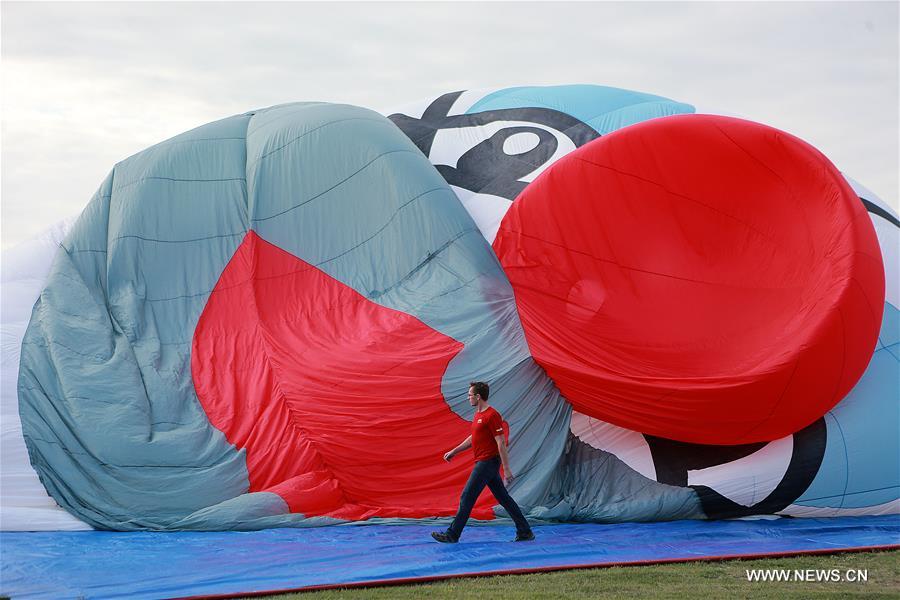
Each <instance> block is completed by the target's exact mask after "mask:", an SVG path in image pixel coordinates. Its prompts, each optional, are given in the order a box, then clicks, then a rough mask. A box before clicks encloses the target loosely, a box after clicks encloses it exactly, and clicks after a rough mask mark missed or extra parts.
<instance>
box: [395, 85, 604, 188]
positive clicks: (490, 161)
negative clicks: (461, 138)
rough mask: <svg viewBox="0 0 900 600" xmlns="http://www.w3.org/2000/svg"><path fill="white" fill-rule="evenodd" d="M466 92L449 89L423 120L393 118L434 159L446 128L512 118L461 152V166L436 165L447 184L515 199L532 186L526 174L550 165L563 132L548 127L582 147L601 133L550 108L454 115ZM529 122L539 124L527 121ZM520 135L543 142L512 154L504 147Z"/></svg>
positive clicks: (459, 162) (472, 125) (457, 163)
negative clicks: (436, 143)
mask: <svg viewBox="0 0 900 600" xmlns="http://www.w3.org/2000/svg"><path fill="white" fill-rule="evenodd" d="M462 93H463V92H452V93H449V94H444V95H443V96H441V97H440V98H438V99H437V100H435V101H434V102H432V103H431V104H430V105H429V106H428V108H427V109H425V112H424V113H422V118H420V119H416V118H414V117H410V116H408V115H404V114H400V113H397V114H393V115H390V116H389V117H388V118H389V119H390V120H391V121H393V122H394V124H395V125H397V127H399V128H400V130H401V131H403V133H405V134H406V136H407V137H409V139H411V140H412V141H413V143H414V144H416V146H418V147H419V149H420V150H421V151H422V152H423V153H424V154H425V156H428V157H429V158H430V157H431V152H432V147H433V144H434V140H435V136H436V135H437V133H438V131H440V130H446V129H464V128H466V127H479V126H483V125H488V124H491V123H499V124H502V123H509V125H508V126H506V127H502V128H501V129H500V130H499V131H497V132H495V133H494V134H493V135H491V137H489V138H488V139H486V140H483V141H481V142H479V143H477V144H475V145H474V146H472V147H471V148H469V149H468V150H466V151H465V152H463V153H462V154H460V156H459V158H458V160H457V162H456V166H455V167H454V166H451V165H445V164H437V165H435V167H436V168H437V170H438V171H439V172H440V173H441V175H443V176H444V179H446V180H447V183H449V184H450V185H454V186H456V187H460V188H463V189H466V190H470V191H472V192H477V193H482V194H492V195H495V196H500V197H502V198H506V199H508V200H514V199H515V198H516V196H518V195H519V193H521V191H522V190H523V189H525V187H526V186H527V185H528V182H527V181H521V179H522V178H523V177H526V176H527V175H529V174H530V173H533V172H534V171H535V170H537V169H538V168H540V167H541V166H543V165H544V164H546V163H547V162H548V161H549V160H550V159H551V158H552V157H553V155H554V154H555V153H556V151H557V149H558V148H559V140H558V138H557V136H556V135H555V134H554V133H552V132H551V131H548V129H552V130H553V131H556V132H558V133H560V134H562V135H563V136H565V137H566V138H568V139H569V140H571V141H572V144H573V145H574V146H575V147H576V148H578V147H580V146H583V145H584V144H586V143H588V142H590V141H591V140H595V139H597V138H598V137H600V134H599V133H597V131H595V130H594V129H593V128H592V127H590V126H589V125H587V124H586V123H583V122H582V121H579V120H578V119H576V118H575V117H572V116H571V115H567V114H565V113H562V112H559V111H557V110H553V109H550V108H540V107H534V108H532V107H529V108H504V109H498V110H488V111H484V112H479V113H472V114H463V115H448V114H447V113H449V112H450V109H451V108H452V107H453V103H454V102H456V100H457V99H458V98H459V97H460V95H461V94H462ZM523 122H524V123H534V124H535V125H537V126H536V127H530V126H527V125H522V123H523ZM520 134H533V135H535V136H537V139H538V141H537V145H536V146H535V147H534V148H532V149H530V150H527V151H525V152H522V153H519V154H507V152H506V151H505V149H504V148H505V146H506V142H507V140H509V139H510V138H511V137H513V136H516V135H520Z"/></svg>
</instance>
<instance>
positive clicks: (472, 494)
mask: <svg viewBox="0 0 900 600" xmlns="http://www.w3.org/2000/svg"><path fill="white" fill-rule="evenodd" d="M485 485H486V486H488V488H490V490H491V493H492V494H493V495H494V498H496V499H497V501H498V502H499V503H500V505H501V506H502V507H503V508H505V509H506V512H508V513H509V516H510V517H512V519H513V521H515V523H516V532H518V533H520V534H522V533H528V532H529V531H531V526H530V525H528V521H526V520H525V516H524V515H523V514H522V511H521V510H520V509H519V505H518V504H516V501H515V500H513V498H512V496H510V495H509V492H507V491H506V486H504V485H503V480H502V479H501V478H500V457H499V456H495V457H494V458H489V459H487V460H479V461H477V462H476V463H475V468H474V469H472V474H471V475H469V481H468V482H466V487H465V488H463V492H462V496H461V497H460V499H459V510H458V511H456V517H454V519H453V523H451V524H450V528H449V529H447V533H448V534H450V535H451V536H453V537H454V538H455V539H459V536H460V535H462V530H463V527H465V526H466V521H468V520H469V514H470V513H471V512H472V507H473V506H475V501H476V500H478V496H479V495H480V494H481V490H483V489H484V486H485Z"/></svg>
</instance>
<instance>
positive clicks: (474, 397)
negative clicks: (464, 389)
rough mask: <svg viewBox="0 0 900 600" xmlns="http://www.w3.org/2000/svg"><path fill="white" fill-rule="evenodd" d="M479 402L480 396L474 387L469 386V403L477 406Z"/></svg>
mask: <svg viewBox="0 0 900 600" xmlns="http://www.w3.org/2000/svg"><path fill="white" fill-rule="evenodd" d="M476 404H478V396H477V395H476V394H475V392H474V391H472V388H469V405H470V406H475V405H476Z"/></svg>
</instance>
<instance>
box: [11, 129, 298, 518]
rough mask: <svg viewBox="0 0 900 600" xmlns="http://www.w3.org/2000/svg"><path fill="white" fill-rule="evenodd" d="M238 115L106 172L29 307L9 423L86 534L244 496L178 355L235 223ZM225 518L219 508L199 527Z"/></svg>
mask: <svg viewBox="0 0 900 600" xmlns="http://www.w3.org/2000/svg"><path fill="white" fill-rule="evenodd" d="M249 120H250V115H240V116H236V117H231V118H229V119H224V120H222V121H218V122H215V123H211V124H209V125H206V126H203V127H200V128H197V129H195V130H192V131H189V132H187V133H185V134H182V135H179V136H177V137H175V138H172V139H171V140H168V141H166V142H163V143H161V144H159V145H157V146H154V147H152V148H149V149H147V150H145V151H143V152H141V153H139V154H136V155H134V156H132V157H130V158H128V159H126V160H125V161H123V162H121V163H119V164H118V165H116V167H115V168H114V170H113V172H112V174H111V175H110V176H109V177H108V178H107V180H106V182H104V184H103V185H102V186H101V188H100V191H98V193H97V195H96V196H95V198H94V199H93V200H92V202H91V204H90V205H89V207H88V208H87V209H86V210H85V212H84V213H83V214H82V216H81V217H80V219H79V221H78V222H77V224H76V225H75V227H74V228H73V231H72V232H71V234H70V235H69V237H68V239H67V240H66V242H65V244H64V248H63V249H61V251H60V252H59V254H58V255H57V257H56V259H55V262H54V265H53V268H52V272H51V275H50V277H49V280H48V283H47V287H46V289H45V290H44V292H43V293H42V294H41V297H40V299H39V300H38V302H37V304H36V305H35V308H34V311H33V314H32V320H31V323H30V324H29V327H28V331H27V333H26V337H25V341H24V343H23V349H22V362H21V369H20V376H19V398H20V414H21V416H22V425H23V432H24V435H25V439H26V443H27V445H28V448H29V452H30V455H31V459H32V463H33V464H34V465H35V468H36V470H37V471H38V473H39V475H40V477H41V479H42V481H43V482H44V483H45V485H46V486H47V489H48V491H49V492H50V493H51V495H53V497H54V498H55V499H56V500H57V501H58V502H59V503H60V504H61V505H62V506H64V507H66V508H67V509H68V510H70V511H71V512H72V513H73V514H75V515H76V516H78V517H79V518H81V519H83V520H85V521H86V522H88V523H90V524H91V525H93V526H95V527H99V528H109V529H120V530H128V529H138V528H151V529H162V528H168V527H172V526H173V525H175V524H177V523H178V522H179V521H180V520H183V519H185V518H186V517H188V516H189V515H191V514H193V513H195V512H196V511H198V510H202V509H208V507H214V506H216V505H218V504H220V503H222V502H225V501H228V500H231V499H233V498H235V497H237V496H239V495H240V494H242V493H244V492H246V491H247V489H248V480H247V470H246V464H245V458H244V454H243V452H238V451H236V450H235V448H234V447H233V446H232V445H231V444H229V443H228V442H227V440H226V439H225V438H224V436H223V435H222V433H221V432H219V431H218V430H216V429H215V428H213V427H212V426H211V425H210V424H209V421H208V419H207V418H206V415H205V413H204V412H203V409H202V407H201V406H200V404H199V402H198V400H197V397H196V394H195V393H194V389H193V384H192V383H191V376H190V355H191V336H192V332H193V331H194V328H195V326H196V323H197V319H198V318H199V316H200V314H201V312H202V310H203V307H204V305H205V303H206V300H207V297H208V295H209V292H210V290H211V289H212V287H213V286H214V285H215V282H216V280H217V278H218V276H219V274H220V273H221V272H222V271H223V269H224V267H225V265H226V264H227V262H228V260H229V259H230V258H231V256H232V255H233V253H234V250H235V249H236V248H237V246H238V244H239V243H240V241H241V239H242V237H243V233H244V232H245V231H246V230H247V220H246V214H247V212H246V187H245V181H244V173H245V152H244V148H245V146H244V142H243V139H244V134H245V131H246V126H247V123H248V121H249ZM238 508H241V507H238ZM282 510H286V508H285V507H283V508H282ZM233 516H234V510H233V509H232V510H229V506H228V505H225V506H224V507H223V508H221V509H220V510H219V516H217V519H218V520H219V523H214V522H208V523H205V524H204V525H205V528H210V527H209V526H210V525H211V526H212V527H211V528H221V525H223V524H224V523H226V522H228V519H229V518H233Z"/></svg>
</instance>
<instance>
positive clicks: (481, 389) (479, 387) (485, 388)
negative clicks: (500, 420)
mask: <svg viewBox="0 0 900 600" xmlns="http://www.w3.org/2000/svg"><path fill="white" fill-rule="evenodd" d="M469 387H470V388H472V393H473V394H477V395H479V396H481V398H482V400H484V401H485V402H487V399H488V395H489V394H490V393H491V387H490V386H489V385H488V384H486V383H485V382H483V381H471V382H469Z"/></svg>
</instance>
